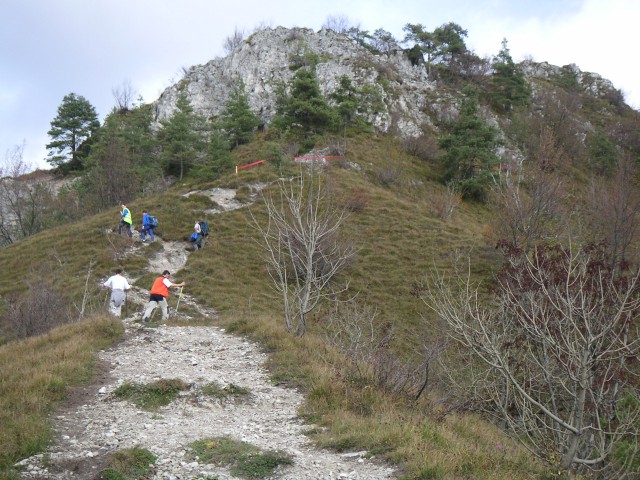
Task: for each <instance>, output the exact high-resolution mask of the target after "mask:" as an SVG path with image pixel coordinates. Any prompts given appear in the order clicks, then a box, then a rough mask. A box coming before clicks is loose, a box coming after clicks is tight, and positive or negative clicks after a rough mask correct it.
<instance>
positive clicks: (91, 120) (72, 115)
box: [47, 93, 100, 170]
mask: <svg viewBox="0 0 640 480" xmlns="http://www.w3.org/2000/svg"><path fill="white" fill-rule="evenodd" d="M99 127H100V122H99V121H98V114H97V113H96V110H95V108H94V107H93V105H91V104H90V103H89V101H88V100H87V99H86V98H84V97H83V96H81V95H76V94H75V93H70V94H68V95H65V97H64V98H63V99H62V104H61V105H60V106H59V107H58V114H57V115H56V117H55V118H54V119H53V120H52V121H51V130H49V132H47V133H48V135H49V136H50V137H51V142H50V143H49V144H47V149H49V157H48V158H47V162H49V163H50V164H51V165H53V166H54V167H63V166H64V169H65V170H77V169H79V168H81V167H82V161H81V160H82V158H83V157H85V156H86V153H87V152H85V151H84V150H83V149H81V147H82V145H83V143H85V142H88V141H89V140H90V139H91V136H92V135H93V134H94V133H95V132H96V130H98V128H99Z"/></svg>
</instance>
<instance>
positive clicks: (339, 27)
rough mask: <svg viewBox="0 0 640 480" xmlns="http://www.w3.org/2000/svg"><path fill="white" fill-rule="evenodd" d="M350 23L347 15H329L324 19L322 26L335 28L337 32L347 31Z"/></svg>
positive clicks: (330, 28)
mask: <svg viewBox="0 0 640 480" xmlns="http://www.w3.org/2000/svg"><path fill="white" fill-rule="evenodd" d="M350 23H351V22H350V21H349V18H348V17H347V16H346V15H329V16H328V17H327V19H326V20H325V21H324V25H322V28H327V29H329V30H333V31H334V32H336V33H347V31H348V30H349V27H350Z"/></svg>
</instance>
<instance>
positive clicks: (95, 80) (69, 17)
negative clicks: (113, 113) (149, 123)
mask: <svg viewBox="0 0 640 480" xmlns="http://www.w3.org/2000/svg"><path fill="white" fill-rule="evenodd" d="M329 16H334V17H338V16H341V17H346V18H347V19H348V20H349V23H350V24H351V25H354V26H359V27H360V28H361V29H362V30H368V31H370V32H373V31H374V30H376V29H377V28H383V29H385V30H387V31H389V32H391V33H392V34H394V36H395V37H396V38H398V39H401V38H402V37H403V36H404V32H403V31H402V27H403V26H404V25H405V24H407V23H414V24H415V23H419V24H422V25H424V26H425V27H426V28H427V30H433V29H435V28H436V27H438V26H440V25H442V24H444V23H447V22H455V23H458V24H459V25H460V26H462V27H463V28H464V29H466V30H467V31H468V37H467V39H466V43H467V46H468V47H469V48H470V49H472V50H474V51H475V53H476V54H478V55H480V56H493V55H496V54H497V53H498V51H499V50H500V45H501V41H502V39H503V38H506V39H507V40H508V45H509V49H510V51H511V55H512V57H513V58H514V60H515V61H520V60H523V59H524V58H527V57H530V58H533V59H534V60H535V61H547V62H549V63H551V64H553V65H558V66H562V65H567V64H569V63H575V64H576V65H578V67H579V68H580V69H581V70H583V71H588V72H595V73H598V74H600V75H602V76H603V77H605V78H607V79H609V80H611V81H612V82H613V84H614V87H615V88H618V89H620V90H622V92H623V94H624V95H625V99H626V101H627V103H629V104H630V105H631V106H633V107H634V108H636V109H638V108H640V83H639V82H638V80H637V79H638V76H639V75H638V74H639V73H640V63H639V62H638V55H637V48H638V46H639V44H640V42H639V39H640V35H639V34H638V30H637V29H638V28H639V26H640V1H637V0H451V1H443V0H391V1H390V0H354V1H351V0H322V1H305V2H303V1H296V2H294V1H285V0H268V1H264V0H261V1H254V0H235V1H231V2H223V1H219V0H0V166H1V165H2V163H4V161H5V159H6V157H7V152H9V151H10V150H12V149H13V148H15V147H16V146H19V145H22V144H23V143H24V144H25V150H24V160H25V161H26V162H28V163H29V164H30V165H31V166H32V167H34V168H36V167H40V168H48V164H47V163H46V162H45V161H44V158H45V157H46V155H47V150H46V148H45V145H46V144H47V143H49V141H50V138H49V136H48V135H47V131H48V130H49V129H50V127H51V120H53V118H55V116H56V114H57V109H58V106H59V105H60V104H61V102H62V99H63V97H64V96H65V95H67V94H69V93H71V92H73V93H75V94H77V95H82V96H83V97H85V98H86V99H87V100H88V101H89V102H90V103H91V104H92V105H93V106H94V107H95V108H96V111H97V112H98V115H99V117H100V120H101V121H102V120H103V119H104V117H105V115H106V114H108V113H109V111H110V110H111V109H112V108H113V106H114V103H115V102H114V97H113V93H112V92H113V90H114V89H116V88H118V87H122V86H123V85H124V84H125V83H128V84H130V85H131V87H132V88H133V90H134V92H135V93H136V97H137V96H138V95H142V97H143V100H144V102H152V101H154V100H156V99H157V98H158V96H159V95H160V93H161V92H162V90H164V89H165V88H166V87H168V86H169V85H171V84H172V83H173V82H174V81H175V80H178V79H179V78H180V77H181V71H182V69H183V68H188V67H190V66H192V65H196V64H204V63H207V62H208V61H209V60H211V59H213V58H215V57H218V56H222V55H223V50H222V45H223V42H224V40H225V38H226V37H228V36H230V35H232V34H233V32H234V29H236V28H237V29H239V30H243V31H245V32H247V33H251V32H252V31H253V30H254V29H256V27H261V26H268V27H274V28H275V27H277V26H284V27H296V26H297V27H307V28H312V29H314V30H319V29H320V28H321V27H322V25H323V24H324V23H325V21H326V20H327V18H328V17H329Z"/></svg>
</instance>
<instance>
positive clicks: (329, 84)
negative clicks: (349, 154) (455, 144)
mask: <svg viewBox="0 0 640 480" xmlns="http://www.w3.org/2000/svg"><path fill="white" fill-rule="evenodd" d="M310 57H315V59H319V62H318V63H317V68H316V73H317V77H318V81H319V83H320V88H321V90H322V92H323V94H324V95H328V94H330V93H331V92H333V91H334V90H335V89H336V88H337V86H338V82H339V79H340V77H341V76H343V75H348V76H349V77H351V79H352V81H353V83H354V85H356V86H358V87H361V86H362V85H365V84H369V85H372V86H374V87H375V88H376V89H377V90H378V91H379V93H380V97H381V99H382V105H381V108H380V110H379V111H377V112H375V113H373V114H372V115H371V117H370V118H369V121H371V123H372V124H373V125H374V126H375V127H377V128H378V129H380V130H381V131H385V132H386V131H388V129H389V128H390V127H392V126H394V127H396V128H397V129H398V131H400V132H402V133H403V134H404V135H418V134H419V133H420V125H422V124H423V123H426V124H429V125H430V124H431V123H432V120H431V116H430V115H434V114H435V115H436V117H438V116H442V115H447V109H448V105H449V104H450V103H451V102H452V101H453V99H452V98H448V97H446V96H443V95H442V94H438V92H437V90H436V89H435V84H434V83H433V82H431V81H429V80H428V78H427V74H426V71H425V68H424V67H423V66H412V65H411V63H410V61H409V60H408V59H407V57H406V55H405V54H404V53H403V52H402V51H396V52H393V53H390V54H384V55H373V54H372V53H371V52H369V51H368V50H367V49H365V48H364V47H361V46H359V45H356V44H355V43H354V42H353V41H352V40H350V39H349V38H347V37H346V36H345V35H341V34H337V33H335V32H334V31H332V30H326V29H323V30H320V31H319V32H314V31H313V30H309V29H302V28H300V29H298V28H296V29H287V28H283V27H278V28H275V29H271V28H267V29H264V30H260V31H258V32H256V33H254V34H253V35H251V36H250V37H249V38H248V39H247V40H245V41H244V42H243V43H242V45H240V46H239V47H238V48H236V50H235V51H233V52H232V53H231V54H229V55H228V56H227V57H224V58H216V59H214V60H211V61H210V62H208V63H207V64H205V65H196V66H193V67H191V68H190V69H189V70H188V71H187V72H186V74H185V76H184V78H183V79H182V80H181V81H180V82H178V83H176V84H174V85H172V86H171V87H169V88H167V89H166V90H165V91H164V92H163V93H162V95H161V96H160V98H159V99H158V100H157V102H156V120H158V121H159V120H163V119H167V118H168V117H170V116H171V115H172V113H173V112H174V110H175V104H176V100H177V98H178V94H179V91H180V89H181V88H185V89H186V92H187V94H188V96H189V98H190V100H191V104H192V106H193V107H194V110H195V111H196V113H198V114H201V115H204V116H205V117H209V118H210V117H216V116H217V115H219V114H220V112H221V111H222V109H223V108H224V104H225V102H226V101H227V98H228V95H229V92H230V89H231V87H232V85H233V82H234V80H235V79H236V78H237V77H240V78H242V79H243V81H244V83H245V87H246V92H247V94H248V96H249V102H250V105H251V107H252V109H253V110H254V111H255V112H256V113H257V114H258V115H259V116H260V118H261V119H262V120H263V121H264V122H265V123H266V124H268V123H269V122H270V121H271V119H272V118H273V116H274V114H275V100H276V95H275V92H276V89H277V87H278V85H279V84H281V83H282V82H284V83H286V82H288V81H289V80H290V79H291V77H292V76H293V75H294V73H295V66H296V65H300V64H301V63H304V61H305V59H308V58H310ZM292 67H293V68H292ZM426 111H428V112H429V113H425V112H426Z"/></svg>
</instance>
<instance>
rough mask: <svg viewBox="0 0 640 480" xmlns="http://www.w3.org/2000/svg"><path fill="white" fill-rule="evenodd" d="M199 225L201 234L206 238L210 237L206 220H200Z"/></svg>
mask: <svg viewBox="0 0 640 480" xmlns="http://www.w3.org/2000/svg"><path fill="white" fill-rule="evenodd" d="M198 223H199V224H200V233H201V234H202V235H203V236H205V237H207V236H209V224H208V223H207V222H205V221H204V220H200V221H199V222H198Z"/></svg>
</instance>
